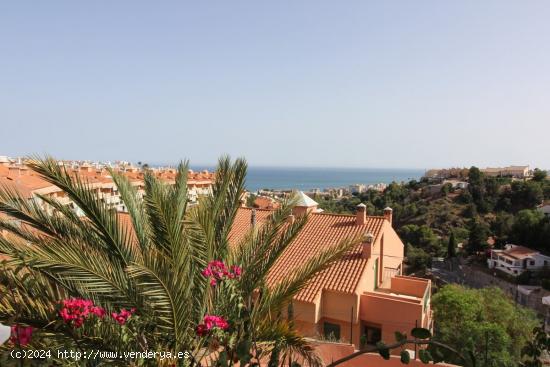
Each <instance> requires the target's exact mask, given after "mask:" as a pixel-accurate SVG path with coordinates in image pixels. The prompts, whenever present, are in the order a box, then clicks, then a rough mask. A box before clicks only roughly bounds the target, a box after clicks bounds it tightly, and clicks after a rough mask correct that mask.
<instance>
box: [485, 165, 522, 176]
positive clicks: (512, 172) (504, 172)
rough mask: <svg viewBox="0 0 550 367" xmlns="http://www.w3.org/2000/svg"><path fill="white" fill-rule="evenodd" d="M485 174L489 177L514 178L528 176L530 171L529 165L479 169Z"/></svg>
mask: <svg viewBox="0 0 550 367" xmlns="http://www.w3.org/2000/svg"><path fill="white" fill-rule="evenodd" d="M480 171H481V172H483V173H484V174H485V175H486V176H491V177H515V178H526V177H530V174H531V171H530V170H529V166H508V167H497V168H491V167H488V168H484V169H481V170H480Z"/></svg>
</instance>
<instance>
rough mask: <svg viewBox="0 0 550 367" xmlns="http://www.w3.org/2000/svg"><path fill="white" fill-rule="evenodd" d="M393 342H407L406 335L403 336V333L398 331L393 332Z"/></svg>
mask: <svg viewBox="0 0 550 367" xmlns="http://www.w3.org/2000/svg"><path fill="white" fill-rule="evenodd" d="M395 340H397V341H398V342H402V341H404V340H407V335H406V334H403V333H400V332H399V331H396V332H395Z"/></svg>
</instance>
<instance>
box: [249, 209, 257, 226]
mask: <svg viewBox="0 0 550 367" xmlns="http://www.w3.org/2000/svg"><path fill="white" fill-rule="evenodd" d="M250 225H251V226H252V227H256V209H252V210H251V212H250Z"/></svg>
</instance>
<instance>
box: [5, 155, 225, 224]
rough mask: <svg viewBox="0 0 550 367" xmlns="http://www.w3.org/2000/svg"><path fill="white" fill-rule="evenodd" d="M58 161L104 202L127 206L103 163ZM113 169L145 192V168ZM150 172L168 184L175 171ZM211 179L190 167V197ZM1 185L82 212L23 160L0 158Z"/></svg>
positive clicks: (202, 192)
mask: <svg viewBox="0 0 550 367" xmlns="http://www.w3.org/2000/svg"><path fill="white" fill-rule="evenodd" d="M2 162H4V163H2ZM59 164H60V165H65V166H66V169H67V170H68V172H70V173H72V174H74V175H78V176H79V177H80V178H81V179H82V181H83V182H85V183H86V185H87V186H88V188H89V189H91V190H93V191H94V192H95V194H96V196H97V197H98V198H99V199H100V200H102V201H103V202H104V203H105V204H106V205H108V206H109V207H111V208H113V209H115V210H117V211H119V212H124V211H126V206H125V205H124V202H123V201H122V198H121V197H120V193H119V192H118V188H117V186H116V185H115V183H114V181H113V178H112V177H111V175H110V173H109V171H108V170H107V169H106V168H105V167H104V166H100V165H97V164H89V163H86V162H84V163H80V164H76V163H66V162H61V161H60V162H59ZM113 169H115V171H118V172H121V173H123V174H124V175H125V176H126V177H127V178H128V179H129V181H130V183H131V184H132V185H133V186H134V187H136V189H137V192H138V195H139V196H143V195H144V193H145V190H144V182H143V179H144V171H143V170H142V169H139V168H137V167H133V166H116V167H114V168H113ZM151 172H152V173H153V174H154V175H155V176H157V177H158V178H159V179H161V180H162V181H164V182H166V183H167V184H169V185H173V184H174V183H175V180H176V175H177V171H176V170H175V169H173V168H166V169H159V168H155V169H151ZM213 181H214V173H211V172H208V171H201V172H193V171H191V170H190V171H189V172H188V180H187V186H188V197H189V200H190V201H191V202H196V201H197V200H198V198H199V197H200V196H203V195H208V194H209V193H210V192H211V190H212V183H213ZM0 185H1V186H5V187H8V188H13V189H15V190H17V191H18V192H19V193H21V194H22V195H23V196H24V197H26V198H27V199H29V200H33V201H35V202H36V203H37V204H38V205H39V206H41V207H42V208H43V209H44V210H46V211H48V212H52V211H53V208H52V207H51V206H50V205H48V204H47V203H46V202H44V201H43V200H42V199H41V198H40V197H39V196H40V195H42V196H45V197H48V198H53V199H56V200H57V201H58V202H60V203H61V204H62V205H67V206H69V207H70V208H71V209H73V210H74V211H75V212H76V213H77V214H78V215H83V213H82V211H81V210H80V208H78V206H77V205H76V204H75V203H73V202H72V201H71V200H70V198H69V197H68V195H67V194H66V193H65V192H64V191H62V190H61V189H60V188H58V187H56V186H54V185H52V184H51V183H49V182H48V181H46V180H44V179H43V178H42V177H40V175H38V174H36V173H35V172H34V171H32V170H30V169H29V168H28V167H27V166H26V165H25V164H24V162H20V163H19V164H14V163H13V160H8V159H6V160H0Z"/></svg>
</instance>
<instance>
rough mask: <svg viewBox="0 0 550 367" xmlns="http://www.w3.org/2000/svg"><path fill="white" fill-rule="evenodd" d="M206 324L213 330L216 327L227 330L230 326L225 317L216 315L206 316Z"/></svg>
mask: <svg viewBox="0 0 550 367" xmlns="http://www.w3.org/2000/svg"><path fill="white" fill-rule="evenodd" d="M204 325H205V326H206V329H208V330H212V329H213V328H216V327H217V328H220V329H222V330H226V329H227V328H229V323H228V322H227V321H226V320H225V319H224V318H223V317H221V316H216V315H206V316H204Z"/></svg>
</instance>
